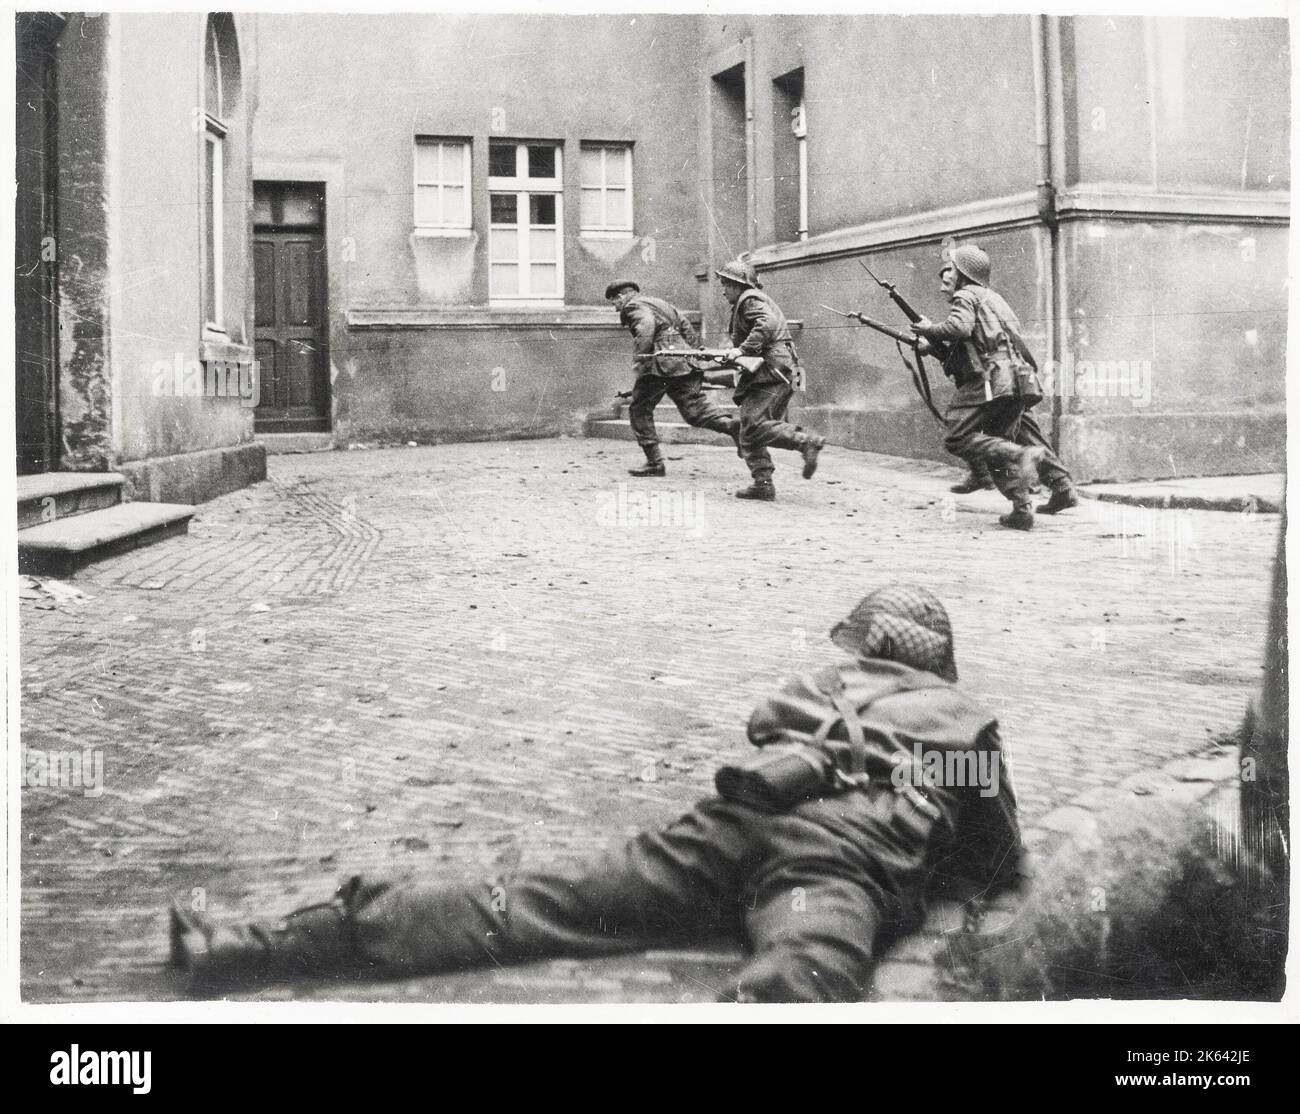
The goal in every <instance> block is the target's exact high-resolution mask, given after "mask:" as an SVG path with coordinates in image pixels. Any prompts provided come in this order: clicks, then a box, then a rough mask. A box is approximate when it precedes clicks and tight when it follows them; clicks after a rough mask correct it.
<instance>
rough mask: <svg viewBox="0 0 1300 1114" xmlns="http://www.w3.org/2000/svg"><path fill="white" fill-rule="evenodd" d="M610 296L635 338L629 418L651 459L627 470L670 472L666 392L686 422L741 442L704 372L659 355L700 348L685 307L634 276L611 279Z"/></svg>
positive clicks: (638, 473)
mask: <svg viewBox="0 0 1300 1114" xmlns="http://www.w3.org/2000/svg"><path fill="white" fill-rule="evenodd" d="M605 299H606V301H608V302H610V303H611V304H612V305H613V306H614V308H615V309H617V310H618V315H619V320H620V321H622V322H623V324H624V325H626V326H627V328H628V330H629V331H630V332H631V333H632V338H633V339H632V350H633V359H634V361H635V363H636V380H635V381H634V383H633V385H632V402H631V405H630V406H629V407H628V420H629V422H630V424H631V426H632V432H633V434H635V436H636V439H637V443H638V444H639V445H640V446H641V451H642V452H644V453H645V459H646V462H645V465H644V466H643V467H641V468H629V469H628V472H629V473H630V474H631V475H633V476H663V475H666V474H667V468H666V467H665V465H664V457H663V450H662V449H661V448H660V447H659V433H658V431H657V430H656V429H655V407H656V406H658V405H659V402H660V401H661V400H662V399H663V397H664V395H667V396H668V397H669V398H671V399H672V400H673V403H674V405H675V406H676V407H677V410H678V412H679V413H680V414H681V416H682V420H683V421H685V422H686V423H687V424H689V425H693V426H701V427H702V428H704V429H711V430H715V431H716V432H718V433H725V434H726V435H727V436H728V437H730V438H731V439H732V440H735V441H737V444H739V441H738V434H739V429H740V422H739V421H738V420H737V419H736V418H733V417H731V416H729V415H728V414H727V413H726V412H725V411H724V410H723V409H722V407H720V406H719V405H718V404H717V403H716V402H714V401H713V400H712V399H711V398H709V397H708V395H707V394H706V393H705V391H704V387H703V384H704V374H703V372H701V371H698V370H696V369H695V368H693V367H691V365H690V364H689V363H687V362H686V361H685V360H683V359H681V358H680V357H671V356H660V355H657V353H658V352H659V351H661V350H662V349H665V348H679V349H680V348H683V347H684V346H686V345H689V346H691V347H695V346H697V345H698V344H699V343H700V337H699V334H698V333H697V332H696V331H695V327H694V326H693V325H692V324H691V323H690V322H689V321H688V320H687V319H686V316H685V315H684V314H683V313H682V312H681V310H679V309H678V308H677V307H676V306H674V305H671V304H670V303H668V302H666V301H664V300H663V299H662V298H655V297H652V296H651V295H649V294H642V293H641V288H640V287H639V286H638V285H637V284H636V283H635V282H631V281H629V280H621V281H618V282H611V283H610V284H609V285H608V286H607V287H606V288H605Z"/></svg>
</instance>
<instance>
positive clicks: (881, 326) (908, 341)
mask: <svg viewBox="0 0 1300 1114" xmlns="http://www.w3.org/2000/svg"><path fill="white" fill-rule="evenodd" d="M873 277H874V276H873ZM821 307H822V309H828V310H830V311H831V313H838V314H839V315H840V316H841V317H847V318H848V319H849V320H850V321H860V322H861V323H862V324H863V325H866V326H867V328H869V329H875V330H876V332H878V333H884V334H885V336H887V337H889V338H890V339H892V340H893V341H894V343H895V344H896V345H897V346H898V356H899V359H901V360H902V361H903V366H904V367H905V368H907V370H908V371H909V372H910V373H911V375H912V385H913V386H914V387H916V393H917V394H919V395H920V396H921V401H922V402H924V403H925V405H926V409H928V410H929V411H930V413H931V414H933V415H934V417H935V420H936V421H937V422H938V423H939V424H940V425H942V426H944V427H945V428H946V427H947V425H948V423H947V422H945V421H944V420H943V415H942V414H940V413H939V411H938V409H937V408H936V407H935V405H934V398H933V397H932V396H931V394H930V378H929V376H927V375H926V374H925V362H924V361H925V357H923V356H922V355H921V342H920V341H919V340H917V338H916V337H914V336H911V335H909V334H907V333H905V332H903V331H902V330H901V329H895V328H894V327H893V326H892V325H886V324H885V323H884V322H882V321H876V320H875V319H874V318H871V317H867V316H865V315H863V314H861V313H857V312H850V311H849V310H843V309H836V308H835V307H834V306H828V305H827V304H826V303H825V302H822V303H821ZM904 345H906V346H907V347H908V348H910V349H911V350H912V352H913V354H915V356H916V366H915V367H913V366H912V365H911V364H910V363H908V360H907V357H906V356H904V355H903V346H904Z"/></svg>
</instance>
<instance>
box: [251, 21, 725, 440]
mask: <svg viewBox="0 0 1300 1114" xmlns="http://www.w3.org/2000/svg"><path fill="white" fill-rule="evenodd" d="M257 21H258V39H259V44H260V54H259V58H260V61H261V67H260V71H259V94H258V95H259V105H260V107H259V112H258V117H257V121H256V132H255V154H256V158H257V163H258V166H259V167H262V168H265V172H266V176H275V177H280V178H284V177H292V176H297V175H299V173H301V175H302V176H303V177H305V178H306V179H308V180H325V179H324V178H323V177H321V178H318V177H316V176H315V175H316V174H318V173H319V168H320V167H321V166H324V165H326V164H328V165H329V166H330V167H332V168H334V174H333V175H332V176H331V178H332V180H331V181H327V190H326V194H327V196H326V210H327V234H328V239H329V252H330V255H329V272H330V301H331V305H330V321H331V328H330V341H331V363H332V365H333V366H332V377H333V395H334V397H333V410H334V412H333V423H334V428H335V431H336V434H337V436H338V439H339V440H366V439H370V438H374V437H386V436H394V435H395V434H394V431H398V432H399V433H400V434H401V435H405V434H406V433H410V434H412V435H420V431H427V432H429V433H430V434H432V433H434V432H436V433H437V435H438V436H440V437H454V436H457V435H464V436H466V437H480V436H489V435H491V433H492V432H493V431H494V430H496V431H499V432H500V433H501V434H502V435H510V436H513V435H517V434H518V433H520V432H522V431H528V430H533V431H536V432H539V433H541V432H553V431H554V430H555V429H557V428H560V427H563V428H570V427H572V428H576V427H577V423H578V422H579V420H580V418H581V416H582V414H583V413H585V412H587V411H589V410H593V409H599V408H602V407H607V406H608V405H609V402H610V395H611V393H612V390H611V387H612V385H613V384H614V383H619V384H622V385H626V381H627V380H629V379H630V375H631V372H630V361H629V355H630V345H629V344H628V342H627V340H626V337H625V336H623V337H622V338H620V335H619V334H618V333H617V331H615V330H597V332H596V334H595V337H596V343H590V342H589V341H590V340H591V339H592V338H588V337H580V336H579V335H578V334H575V333H571V332H569V331H566V330H560V331H558V332H556V333H555V334H554V335H553V336H552V335H550V334H548V333H547V332H546V331H537V330H532V329H528V330H524V331H521V332H518V333H517V334H512V333H509V332H508V331H507V332H505V333H501V334H499V335H498V334H487V335H486V336H487V337H489V338H490V337H493V336H495V337H496V339H494V340H489V339H485V336H480V335H477V334H475V333H473V332H472V331H466V330H456V329H452V330H446V329H419V328H414V329H412V328H404V329H400V330H396V329H393V330H387V331H386V330H384V329H382V328H367V329H365V330H350V329H349V328H348V326H347V323H346V315H347V312H348V311H349V310H352V309H358V308H366V309H374V308H389V309H410V308H413V307H414V308H420V307H423V308H428V309H438V308H447V307H467V306H473V307H480V309H482V311H483V313H484V314H485V315H487V309H486V307H487V304H488V277H487V276H488V266H487V249H488V243H487V240H488V236H487V225H488V211H487V153H488V142H489V139H492V138H503V139H520V140H523V139H545V140H552V141H558V142H561V143H563V145H564V203H563V241H564V264H565V267H564V271H565V273H564V284H565V298H564V301H565V303H566V305H569V306H600V307H604V304H605V303H604V289H605V286H606V284H607V283H608V282H609V281H610V280H611V279H613V278H615V277H630V278H632V279H634V280H636V281H638V282H640V283H641V284H642V285H643V287H644V288H646V289H647V290H651V291H653V292H655V293H658V294H661V295H662V296H664V297H667V298H669V299H670V300H673V301H675V302H678V303H679V304H682V305H683V306H684V307H685V308H688V309H691V308H694V307H695V305H696V304H697V300H698V293H697V283H696V280H695V278H694V269H695V266H696V264H697V262H698V261H699V259H700V236H699V234H698V226H697V222H698V219H699V212H698V203H697V197H696V177H697V171H696V167H695V163H694V159H695V151H696V145H695V126H696V125H695V116H696V104H695V95H696V89H695V86H694V84H693V82H691V81H689V80H683V79H682V75H683V74H684V73H686V74H689V73H693V72H694V69H695V65H696V60H695V59H696V51H697V40H696V36H695V34H694V33H693V27H694V25H695V20H694V19H693V18H692V17H688V16H646V15H641V16H635V17H634V16H601V17H595V16H585V17H582V18H581V19H576V18H566V17H562V16H519V15H508V16H507V15H481V16H469V15H465V16H456V15H385V16H375V17H371V16H360V15H347V16H325V15H313V16H299V15H288V14H281V15H262V16H259V17H257ZM308 59H309V62H308ZM417 135H429V136H446V137H458V138H465V139H468V140H470V141H471V142H472V145H473V146H472V152H473V154H472V158H473V163H472V176H473V196H472V203H473V209H472V218H473V226H474V227H473V236H472V237H471V238H469V239H436V238H424V237H417V236H415V235H413V200H412V182H413V167H412V162H413V157H414V138H415V136H417ZM582 140H597V141H598V140H605V141H621V142H631V143H632V144H633V145H634V146H633V190H634V225H635V227H634V236H633V238H630V239H625V240H621V241H596V240H591V239H586V238H582V237H580V236H579V235H578V231H579V204H578V145H579V143H580V141H582ZM295 167H298V168H301V169H300V171H299V170H295ZM257 174H259V175H262V174H263V171H262V170H258V171H257ZM488 316H490V315H488ZM485 320H486V317H485ZM609 321H610V322H611V323H612V324H614V325H616V324H617V319H616V317H615V316H614V315H613V314H612V312H611V313H610V317H609ZM600 361H604V362H603V363H602V362H600ZM498 366H506V367H507V368H511V367H513V368H516V369H519V372H518V378H516V386H515V387H513V388H511V389H508V390H506V391H504V392H501V391H498V392H492V391H491V390H490V389H489V387H488V384H487V380H486V376H487V375H489V374H490V373H491V371H492V369H493V368H495V367H498ZM561 373H562V377H563V380H564V383H565V384H566V385H565V388H564V389H563V390H562V391H557V390H556V387H555V384H554V383H553V384H552V387H551V388H549V389H548V390H547V397H546V398H545V399H543V398H541V397H540V394H538V395H533V394H531V393H529V391H528V390H525V389H523V388H522V387H521V386H519V384H520V383H523V382H535V383H541V382H543V381H546V380H547V379H548V378H551V377H552V376H553V374H554V375H559V374H561ZM476 376H479V377H480V378H482V380H483V381H482V382H481V383H480V382H479V379H478V378H475V377H476ZM467 377H468V378H467ZM484 391H485V392H486V394H483V393H481V392H484ZM539 402H540V404H541V410H540V411H538V409H537V408H538V404H539Z"/></svg>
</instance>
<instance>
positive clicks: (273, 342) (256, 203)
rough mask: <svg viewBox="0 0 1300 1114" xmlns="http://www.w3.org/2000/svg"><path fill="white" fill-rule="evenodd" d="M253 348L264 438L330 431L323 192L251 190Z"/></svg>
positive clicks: (306, 185) (283, 186) (315, 186)
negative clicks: (276, 435) (278, 434)
mask: <svg viewBox="0 0 1300 1114" xmlns="http://www.w3.org/2000/svg"><path fill="white" fill-rule="evenodd" d="M253 282H254V319H253V326H254V343H255V346H256V354H257V361H258V366H259V368H260V374H261V383H260V393H259V396H258V397H259V402H258V406H257V409H256V410H255V411H254V415H253V425H254V430H255V431H256V432H258V433H318V432H323V431H327V430H328V429H329V428H330V397H329V294H328V291H329V287H328V285H327V283H328V275H327V273H326V268H325V186H324V184H323V183H321V182H256V183H254V186H253Z"/></svg>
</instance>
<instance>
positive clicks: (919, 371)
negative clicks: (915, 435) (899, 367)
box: [894, 340, 948, 427]
mask: <svg viewBox="0 0 1300 1114" xmlns="http://www.w3.org/2000/svg"><path fill="white" fill-rule="evenodd" d="M894 344H895V345H896V346H897V348H898V358H899V359H900V360H902V361H903V366H904V367H905V368H907V370H908V371H909V372H911V374H912V385H913V386H914V387H916V393H917V394H919V395H920V396H921V401H922V402H924V403H925V406H926V409H927V410H929V411H930V413H931V414H933V415H934V417H935V421H937V422H938V423H939V424H940V425H941V426H944V427H946V426H947V425H948V423H947V422H945V421H944V420H943V415H942V414H940V413H939V411H938V408H937V407H936V406H935V405H934V395H933V393H932V392H931V389H930V377H929V376H928V375H927V374H926V373H925V357H924V356H922V355H921V353H920V352H917V354H916V366H915V367H913V366H912V365H911V363H910V362H909V361H908V359H907V356H906V354H905V353H904V352H903V342H902V341H900V340H896V341H894Z"/></svg>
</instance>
